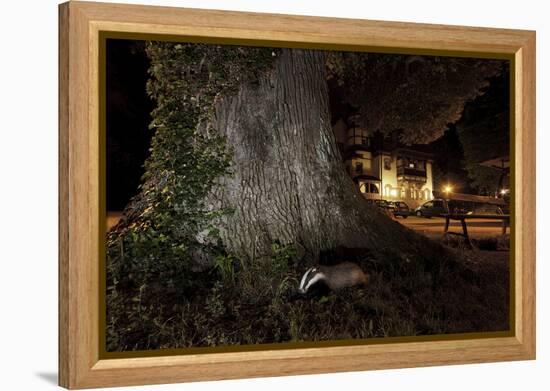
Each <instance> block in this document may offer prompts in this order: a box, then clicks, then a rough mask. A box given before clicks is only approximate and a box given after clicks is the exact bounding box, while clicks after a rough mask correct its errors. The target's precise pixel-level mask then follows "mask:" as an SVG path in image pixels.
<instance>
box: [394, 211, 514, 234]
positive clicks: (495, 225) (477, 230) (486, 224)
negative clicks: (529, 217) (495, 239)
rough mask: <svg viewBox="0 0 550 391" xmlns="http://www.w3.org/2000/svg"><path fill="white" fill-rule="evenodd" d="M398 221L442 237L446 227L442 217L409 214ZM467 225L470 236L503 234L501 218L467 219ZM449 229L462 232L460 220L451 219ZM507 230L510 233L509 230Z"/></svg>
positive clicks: (416, 229)
mask: <svg viewBox="0 0 550 391" xmlns="http://www.w3.org/2000/svg"><path fill="white" fill-rule="evenodd" d="M397 221H399V222H400V223H401V224H403V225H405V226H407V227H409V228H411V229H414V230H415V231H418V232H422V233H423V234H425V235H426V236H429V237H441V235H443V229H444V227H445V219H444V218H442V217H432V218H431V219H428V218H425V217H416V216H409V217H408V218H406V219H403V218H401V217H398V218H397ZM466 225H467V227H468V234H469V235H470V238H476V237H482V236H496V235H500V234H502V221H500V220H466ZM449 231H454V232H460V233H462V226H461V225H460V221H452V220H451V224H450V227H449ZM507 232H508V233H509V231H507Z"/></svg>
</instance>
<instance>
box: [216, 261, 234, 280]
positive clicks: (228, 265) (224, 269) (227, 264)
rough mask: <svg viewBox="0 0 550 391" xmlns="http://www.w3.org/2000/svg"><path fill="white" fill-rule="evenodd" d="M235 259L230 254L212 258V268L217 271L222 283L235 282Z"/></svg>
mask: <svg viewBox="0 0 550 391" xmlns="http://www.w3.org/2000/svg"><path fill="white" fill-rule="evenodd" d="M234 262H235V259H234V258H233V257H232V256H231V255H218V256H217V257H216V258H215V259H214V268H215V269H216V270H217V271H218V273H219V275H220V277H221V279H222V281H223V282H224V284H234V283H235V266H234Z"/></svg>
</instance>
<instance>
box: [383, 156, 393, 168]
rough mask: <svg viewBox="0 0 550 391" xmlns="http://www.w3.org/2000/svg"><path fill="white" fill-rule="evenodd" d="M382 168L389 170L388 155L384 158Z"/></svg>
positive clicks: (389, 161)
mask: <svg viewBox="0 0 550 391" xmlns="http://www.w3.org/2000/svg"><path fill="white" fill-rule="evenodd" d="M384 170H391V159H390V158H388V157H387V158H385V159H384Z"/></svg>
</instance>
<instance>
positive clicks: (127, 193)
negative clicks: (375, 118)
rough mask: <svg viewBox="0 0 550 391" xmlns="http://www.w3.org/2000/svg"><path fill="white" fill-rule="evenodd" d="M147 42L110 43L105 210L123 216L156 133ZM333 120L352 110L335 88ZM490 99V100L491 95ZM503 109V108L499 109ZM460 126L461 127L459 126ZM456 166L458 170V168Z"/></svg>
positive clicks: (446, 145)
mask: <svg viewBox="0 0 550 391" xmlns="http://www.w3.org/2000/svg"><path fill="white" fill-rule="evenodd" d="M144 48H145V45H144V42H143V41H129V40H115V39H109V40H107V210H113V211H114V210H122V209H124V207H125V205H126V204H127V203H128V201H129V200H130V198H131V197H132V196H134V195H135V194H137V191H138V186H139V183H140V179H141V176H142V175H143V163H144V161H145V159H146V157H147V155H148V150H149V144H150V142H151V137H152V135H153V131H152V130H150V129H149V123H150V122H151V117H150V113H151V110H152V109H153V108H154V102H152V101H151V100H150V99H149V97H148V95H147V93H146V90H145V87H146V83H147V80H148V73H147V70H148V68H149V60H148V58H147V56H146V54H145V50H144ZM506 81H507V77H501V78H500V79H498V78H497V79H495V80H494V82H493V84H492V87H491V88H492V89H496V91H497V92H498V93H497V94H493V95H495V96H496V99H498V101H499V102H504V103H505V105H504V107H503V109H502V110H507V109H508V107H507V102H508V97H507V95H506V96H503V94H502V91H503V85H507V83H506ZM329 91H330V101H331V115H332V118H333V119H334V120H336V119H338V118H339V117H347V116H349V115H350V114H351V113H353V111H354V108H353V107H350V106H349V105H344V104H342V103H341V102H342V100H341V99H339V96H340V92H341V91H339V89H338V87H337V86H335V85H329ZM504 91H505V92H506V93H507V91H506V90H505V89H504ZM489 95H490V94H489ZM476 104H477V100H476V101H474V102H471V103H470V104H469V105H467V109H468V112H469V116H470V120H475V116H476V115H477V116H481V115H484V111H483V110H476ZM499 105H500V103H499ZM459 122H460V121H459ZM450 128H451V133H449V131H447V132H446V135H444V136H443V137H442V138H441V139H439V140H437V141H436V142H434V143H432V145H435V146H437V148H435V151H436V152H437V151H443V150H446V151H452V150H457V151H460V150H461V149H462V148H461V145H460V141H458V138H457V137H454V136H453V134H452V132H453V126H452V124H451V126H450ZM455 155H456V156H455V157H454V158H451V159H449V155H447V156H446V157H443V158H442V159H438V157H437V156H436V164H437V161H438V160H440V161H442V162H446V163H445V167H442V168H443V169H446V170H449V174H448V175H449V177H451V178H454V179H453V180H454V181H467V178H466V172H465V171H464V170H462V169H461V168H460V164H458V161H455V162H453V161H451V160H453V159H454V160H457V159H460V153H457V154H455ZM455 163H456V164H455Z"/></svg>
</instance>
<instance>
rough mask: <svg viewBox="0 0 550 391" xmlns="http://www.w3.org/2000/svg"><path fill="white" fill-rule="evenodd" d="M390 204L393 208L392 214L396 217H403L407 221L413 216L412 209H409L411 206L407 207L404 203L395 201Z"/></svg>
mask: <svg viewBox="0 0 550 391" xmlns="http://www.w3.org/2000/svg"><path fill="white" fill-rule="evenodd" d="M389 204H390V205H391V206H393V211H392V212H393V215H394V216H395V217H397V216H401V217H403V218H404V219H406V218H407V217H409V215H410V214H411V209H410V208H409V205H407V204H406V203H405V202H403V201H393V202H390V203H389Z"/></svg>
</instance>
